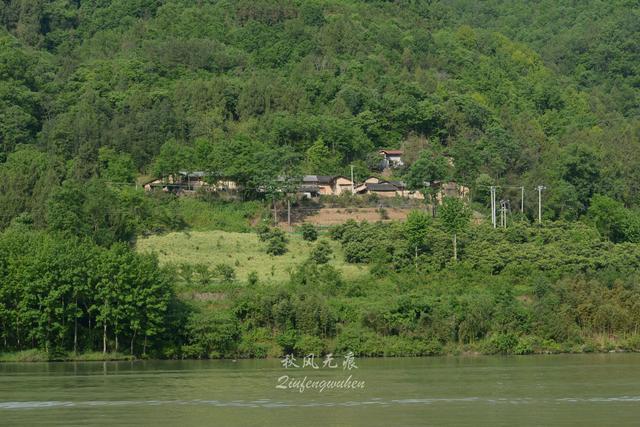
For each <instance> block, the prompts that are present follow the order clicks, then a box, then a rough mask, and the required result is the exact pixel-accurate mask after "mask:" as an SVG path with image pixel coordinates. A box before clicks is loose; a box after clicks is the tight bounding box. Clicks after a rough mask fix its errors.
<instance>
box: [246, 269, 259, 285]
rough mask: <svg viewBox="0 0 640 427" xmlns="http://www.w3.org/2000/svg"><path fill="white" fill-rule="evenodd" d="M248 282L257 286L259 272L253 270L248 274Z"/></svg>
mask: <svg viewBox="0 0 640 427" xmlns="http://www.w3.org/2000/svg"><path fill="white" fill-rule="evenodd" d="M247 284H248V285H249V286H256V285H257V284H258V272H256V271H252V272H250V273H249V276H247Z"/></svg>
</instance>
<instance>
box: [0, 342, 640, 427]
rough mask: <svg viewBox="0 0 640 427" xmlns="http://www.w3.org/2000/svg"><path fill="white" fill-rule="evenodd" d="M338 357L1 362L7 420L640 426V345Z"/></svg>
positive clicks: (2, 417)
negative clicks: (540, 352) (618, 350)
mask: <svg viewBox="0 0 640 427" xmlns="http://www.w3.org/2000/svg"><path fill="white" fill-rule="evenodd" d="M336 361H337V367H336V368H329V367H325V368H323V367H322V366H321V363H320V366H319V369H312V368H310V367H305V368H302V367H300V368H295V367H290V368H288V369H285V368H284V367H283V366H282V365H281V363H280V361H279V360H256V361H238V362H233V361H151V362H105V363H103V362H87V363H49V364H46V363H32V364H26V363H7V364H0V425H2V426H5V425H6V426H10V425H29V426H31V425H61V426H73V425H109V426H113V425H143V426H147V425H148V426H161V425H162V426H164V425H171V426H191V425H202V426H422V425H436V426H440V425H455V426H458V425H473V426H483V425H486V426H494V425H532V426H533V425H535V426H538V425H579V426H586V425H592V426H607V425H640V354H590V355H553V356H522V357H441V358H420V359H418V358H416V359H411V358H400V359H356V360H355V364H356V366H357V369H356V368H353V369H351V370H348V369H343V366H342V360H341V359H336ZM301 362H302V360H300V359H298V360H297V362H296V363H298V364H299V365H300V366H301V365H302V363H301ZM283 375H288V376H289V377H290V378H304V377H305V376H306V377H307V379H310V380H322V379H324V380H341V379H345V378H347V377H349V375H351V382H350V383H349V384H350V385H353V384H357V383H356V381H357V382H360V381H364V384H363V388H356V389H353V388H334V389H330V390H328V389H325V390H324V391H322V392H321V391H320V390H318V389H306V390H304V391H302V392H301V391H300V389H294V388H287V389H279V388H276V385H277V384H278V379H279V378H280V377H281V376H283ZM318 384H320V383H318Z"/></svg>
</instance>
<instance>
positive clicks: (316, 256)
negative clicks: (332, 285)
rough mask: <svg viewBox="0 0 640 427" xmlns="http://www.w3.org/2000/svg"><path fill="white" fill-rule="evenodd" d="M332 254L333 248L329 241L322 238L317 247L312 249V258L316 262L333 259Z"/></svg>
mask: <svg viewBox="0 0 640 427" xmlns="http://www.w3.org/2000/svg"><path fill="white" fill-rule="evenodd" d="M332 254H333V249H331V246H330V245H329V242H327V241H326V240H321V241H319V242H318V244H317V245H316V247H315V248H313V251H311V255H310V258H311V260H312V261H313V262H315V263H316V264H326V263H328V262H329V260H330V259H331V255H332Z"/></svg>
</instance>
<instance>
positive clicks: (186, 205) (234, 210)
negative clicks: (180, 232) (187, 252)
mask: <svg viewBox="0 0 640 427" xmlns="http://www.w3.org/2000/svg"><path fill="white" fill-rule="evenodd" d="M261 209H262V204H261V203H259V202H233V201H223V200H214V201H206V200H201V199H197V198H191V197H183V198H180V199H179V200H178V213H179V214H180V215H181V216H182V217H183V218H184V220H185V221H186V223H187V224H189V227H190V228H191V229H193V230H198V231H208V230H224V231H235V232H248V231H251V220H252V219H253V218H255V217H256V215H258V213H259V212H260V210H261Z"/></svg>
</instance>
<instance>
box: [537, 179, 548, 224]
mask: <svg viewBox="0 0 640 427" xmlns="http://www.w3.org/2000/svg"><path fill="white" fill-rule="evenodd" d="M546 189H547V187H545V186H544V185H538V223H539V224H542V190H546Z"/></svg>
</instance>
